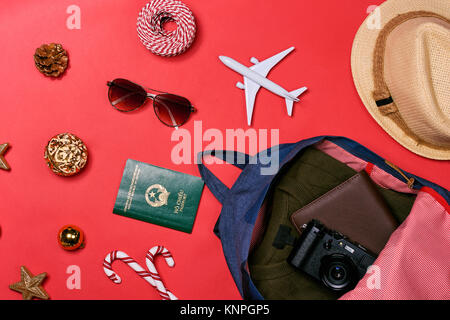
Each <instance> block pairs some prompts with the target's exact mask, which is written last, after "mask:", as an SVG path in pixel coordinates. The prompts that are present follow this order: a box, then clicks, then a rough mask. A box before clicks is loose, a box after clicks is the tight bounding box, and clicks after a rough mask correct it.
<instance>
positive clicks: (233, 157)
mask: <svg viewBox="0 0 450 320" xmlns="http://www.w3.org/2000/svg"><path fill="white" fill-rule="evenodd" d="M208 155H211V156H215V157H216V158H219V159H221V160H224V161H226V162H228V163H230V164H232V165H234V166H235V167H237V168H239V169H241V170H244V168H245V167H246V166H247V164H249V163H250V156H249V155H248V154H245V153H242V152H238V151H227V150H206V151H203V152H199V153H198V154H197V165H198V170H199V171H200V175H201V176H202V179H203V181H204V182H205V184H206V186H207V187H208V188H209V190H211V192H212V194H213V195H214V196H215V197H216V198H217V200H219V201H220V203H222V204H223V203H224V201H225V199H226V198H227V196H228V192H229V191H230V189H229V188H228V187H227V186H226V185H225V184H224V183H223V182H222V181H220V180H219V178H217V177H216V176H215V175H214V174H213V173H212V172H211V171H210V170H209V169H208V168H206V166H205V165H204V163H203V158H204V156H208Z"/></svg>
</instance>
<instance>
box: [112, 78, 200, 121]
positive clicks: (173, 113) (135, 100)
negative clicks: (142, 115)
mask: <svg viewBox="0 0 450 320" xmlns="http://www.w3.org/2000/svg"><path fill="white" fill-rule="evenodd" d="M106 84H107V86H108V87H109V89H108V98H109V102H110V103H111V105H112V106H113V107H114V108H116V109H117V110H119V111H121V112H130V111H134V110H136V109H138V108H140V107H141V106H143V105H144V103H145V101H146V100H147V99H151V100H153V109H154V110H155V114H156V116H157V117H158V119H159V121H161V122H162V123H164V124H165V125H166V126H169V127H175V128H177V127H179V126H181V125H183V124H185V123H186V121H187V120H188V119H189V116H190V115H191V113H193V112H195V111H196V109H195V108H194V107H193V106H192V104H191V102H190V101H189V100H188V99H186V98H183V97H180V96H177V95H175V94H170V93H163V92H161V91H158V90H153V89H149V90H151V91H155V92H158V94H152V93H149V92H147V90H146V89H144V88H143V87H142V86H140V85H138V84H136V83H134V82H131V81H129V80H126V79H115V80H113V81H108V82H107V83H106Z"/></svg>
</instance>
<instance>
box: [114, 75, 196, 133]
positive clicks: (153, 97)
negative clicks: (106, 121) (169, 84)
mask: <svg viewBox="0 0 450 320" xmlns="http://www.w3.org/2000/svg"><path fill="white" fill-rule="evenodd" d="M116 80H123V81H128V82H130V83H132V84H134V85H136V86H138V87H139V88H141V89H142V91H144V92H145V93H146V97H145V100H144V101H143V102H142V104H141V105H140V106H138V107H136V108H134V109H131V110H121V109H119V108H117V107H116V106H115V105H114V104H113V102H112V101H111V98H110V90H112V89H111V88H112V87H114V86H116V87H119V88H122V89H128V88H124V87H121V86H120V85H119V84H117V83H114V81H116ZM106 85H107V86H108V87H109V89H108V100H109V103H110V104H111V105H112V106H113V108H114V109H116V110H117V111H120V112H132V111H135V110H137V109H139V108H140V107H142V106H143V105H144V104H145V102H146V101H147V99H150V100H152V102H153V111H154V112H155V115H156V117H157V118H158V120H159V121H160V122H161V123H163V124H164V125H166V126H168V127H171V128H177V127H180V126H182V125H184V124H185V123H186V122H187V121H188V120H189V118H190V116H191V114H192V113H194V112H196V111H197V109H195V108H194V106H193V105H192V103H191V102H190V101H189V99H186V98H184V97H182V96H179V95H176V94H173V93H168V92H164V91H159V90H155V89H151V88H145V87H143V86H141V85H139V84H137V83H135V82H133V81H130V80H127V79H123V78H116V79H114V80H112V81H107V82H106ZM149 91H154V92H158V94H152V93H150V92H149ZM164 94H170V95H172V96H176V97H180V98H182V99H185V100H187V101H188V102H189V115H188V116H187V117H186V120H184V121H183V122H182V123H180V124H176V125H170V124H167V123H166V122H164V121H163V120H161V118H160V117H159V115H158V112H156V107H155V103H154V100H155V98H156V97H157V96H159V95H164Z"/></svg>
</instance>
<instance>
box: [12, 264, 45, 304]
mask: <svg viewBox="0 0 450 320" xmlns="http://www.w3.org/2000/svg"><path fill="white" fill-rule="evenodd" d="M46 276H47V273H46V272H44V273H41V274H38V275H37V276H33V274H32V273H31V272H30V270H28V269H27V268H26V267H24V266H22V267H20V281H19V282H16V283H13V284H11V285H10V286H9V288H10V289H11V290H14V291H17V292H20V293H22V298H23V300H31V299H33V297H36V298H39V299H44V300H47V299H49V296H48V294H47V292H46V291H45V290H44V288H43V287H42V286H41V283H42V281H44V279H45V277H46Z"/></svg>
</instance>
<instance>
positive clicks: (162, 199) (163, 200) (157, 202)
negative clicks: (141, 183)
mask: <svg viewBox="0 0 450 320" xmlns="http://www.w3.org/2000/svg"><path fill="white" fill-rule="evenodd" d="M169 195H170V192H168V191H167V189H166V188H164V187H163V186H162V185H160V184H154V185H151V186H150V187H148V189H147V191H145V200H146V201H147V203H148V204H149V205H150V206H152V207H155V208H157V207H162V206H165V205H167V202H168V200H169Z"/></svg>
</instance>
